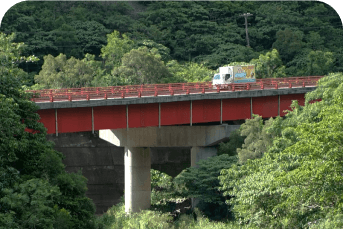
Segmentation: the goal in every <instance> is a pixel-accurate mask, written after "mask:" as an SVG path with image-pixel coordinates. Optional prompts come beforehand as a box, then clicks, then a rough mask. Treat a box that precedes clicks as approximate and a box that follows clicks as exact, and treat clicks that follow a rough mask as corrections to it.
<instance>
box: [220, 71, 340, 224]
mask: <svg viewBox="0 0 343 230" xmlns="http://www.w3.org/2000/svg"><path fill="white" fill-rule="evenodd" d="M342 82H343V75H342V74H341V73H337V74H331V75H329V76H327V77H325V78H322V79H321V80H320V81H319V83H318V87H317V89H316V90H314V91H313V92H310V93H307V94H306V96H305V99H306V102H305V106H304V107H301V106H299V105H297V103H293V104H292V111H290V112H289V113H288V114H287V116H286V118H285V119H284V120H281V119H277V122H273V124H272V125H271V126H270V127H269V131H270V132H275V133H278V135H277V136H276V137H275V138H274V140H273V144H272V145H271V147H270V148H269V149H268V150H267V152H266V153H265V154H264V155H263V157H262V158H260V159H255V160H248V161H247V162H246V163H245V164H244V165H236V166H233V167H231V168H230V169H227V170H222V172H221V176H220V181H221V185H222V189H223V190H224V191H225V192H224V194H225V195H231V196H234V198H232V199H231V200H229V201H228V203H229V204H231V205H234V207H233V211H234V212H235V215H236V218H237V220H238V221H240V222H241V223H244V224H247V225H245V227H253V228H308V227H310V228H317V227H337V228H342V222H341V221H339V217H340V216H341V214H342V210H341V207H342V203H343V201H342V191H343V190H342V188H341V187H342V186H341V185H342V181H343V177H342V175H343V174H342V168H343V167H342V161H341V159H342V157H343V155H342V154H343V149H342V146H343V139H342V136H343V132H342V130H343V129H342V128H343V123H342V118H343V117H342V116H343V113H342V111H343V101H342V99H343V84H342ZM319 98H321V99H322V101H320V102H316V103H313V104H310V103H309V101H311V100H313V99H319Z"/></svg>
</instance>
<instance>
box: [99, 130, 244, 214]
mask: <svg viewBox="0 0 343 230" xmlns="http://www.w3.org/2000/svg"><path fill="white" fill-rule="evenodd" d="M239 127H240V126H239V125H218V126H168V127H160V128H159V127H147V128H133V129H117V130H100V131H99V137H100V138H101V139H103V140H105V141H107V142H110V143H112V144H114V145H116V146H120V147H125V156H124V162H125V166H124V167H125V175H124V176H125V211H126V212H138V211H140V210H143V209H148V208H149V207H150V204H151V203H150V202H151V178H150V168H151V160H150V157H151V156H150V155H151V150H150V148H151V147H192V148H191V166H193V167H196V163H197V162H198V161H199V160H202V159H207V158H208V157H211V156H215V155H216V153H217V150H216V148H215V147H213V145H216V144H218V143H219V142H221V141H223V140H226V139H228V138H229V137H230V135H231V132H232V131H234V130H235V129H238V128H239ZM196 203H197V201H196V200H193V201H192V206H193V207H194V205H196Z"/></svg>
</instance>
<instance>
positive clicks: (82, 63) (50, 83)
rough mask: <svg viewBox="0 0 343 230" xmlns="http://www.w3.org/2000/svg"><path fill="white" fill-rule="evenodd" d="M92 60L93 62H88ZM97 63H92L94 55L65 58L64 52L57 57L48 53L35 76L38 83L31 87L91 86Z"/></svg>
mask: <svg viewBox="0 0 343 230" xmlns="http://www.w3.org/2000/svg"><path fill="white" fill-rule="evenodd" d="M90 61H92V62H93V64H91V63H88V62H90ZM98 68H99V65H98V66H96V64H95V63H94V56H91V55H87V56H86V58H85V59H83V60H78V59H76V58H74V57H71V58H69V59H67V56H66V55H65V54H60V55H58V56H57V57H53V56H52V55H48V56H45V57H44V64H43V66H42V70H41V71H40V72H39V74H38V75H36V76H35V82H36V83H37V84H38V85H36V86H34V87H33V88H35V87H37V88H48V89H52V88H78V87H86V86H91V82H92V80H93V79H94V77H95V76H96V75H97V72H96V71H98Z"/></svg>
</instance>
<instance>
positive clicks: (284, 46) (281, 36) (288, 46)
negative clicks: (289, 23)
mask: <svg viewBox="0 0 343 230" xmlns="http://www.w3.org/2000/svg"><path fill="white" fill-rule="evenodd" d="M303 37H304V34H303V32H301V31H299V30H298V31H292V30H291V29H289V28H286V29H285V30H280V31H278V32H277V33H276V41H275V42H274V43H273V48H274V49H276V50H277V51H278V52H279V53H280V57H281V58H282V59H283V60H284V61H285V62H286V63H287V62H289V61H290V60H292V59H293V58H294V56H295V55H296V54H297V53H298V52H299V51H300V50H301V48H302V46H303V42H302V39H303Z"/></svg>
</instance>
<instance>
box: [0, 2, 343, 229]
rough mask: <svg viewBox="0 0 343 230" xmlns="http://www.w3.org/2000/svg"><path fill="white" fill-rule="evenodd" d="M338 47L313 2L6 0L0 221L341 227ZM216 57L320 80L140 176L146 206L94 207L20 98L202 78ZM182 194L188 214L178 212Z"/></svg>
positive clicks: (329, 14) (342, 117) (1, 46)
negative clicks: (187, 157) (193, 155)
mask: <svg viewBox="0 0 343 230" xmlns="http://www.w3.org/2000/svg"><path fill="white" fill-rule="evenodd" d="M243 13H250V14H252V16H250V17H248V18H247V20H248V25H247V26H248V28H249V44H250V46H247V39H246V31H245V25H244V24H245V19H244V17H241V15H242V14H243ZM342 45H343V40H342V22H341V20H340V18H339V16H338V15H337V14H336V12H335V10H333V9H332V8H331V7H330V6H328V5H326V4H324V3H320V2H306V1H299V2H296V1H289V2H255V1H254V2H253V1H251V2H249V1H240V2H229V1H218V2H205V1H204V2H203V1H201V2H200V1H199V2H193V1H187V2H186V1H185V2H171V1H165V2H162V1H160V2H76V1H75V2H71V1H70V2H68V1H63V2H53V1H51V2H50V1H49V2H48V1H47V2H36V1H32V2H31V1H29V2H21V3H18V4H17V5H15V6H13V7H12V8H11V9H10V10H9V11H8V12H7V13H6V15H5V16H4V18H3V20H2V24H1V28H0V63H1V65H0V115H1V116H0V227H1V228H226V229H228V228H326V229H328V228H343V221H342V220H343V219H342V217H343V192H342V191H343V188H342V187H341V186H342V184H343V176H342V175H343V167H342V166H343V165H342V162H343V161H342V159H343V148H342V146H343V122H342V121H343V74H342V69H343V65H342V64H343V63H342V61H343V57H342V49H343V46H342ZM230 63H231V64H235V63H252V64H255V65H256V69H257V71H258V72H257V74H258V75H257V77H259V78H265V77H288V76H300V75H325V77H324V78H322V79H321V80H319V82H318V87H317V88H316V89H315V90H314V91H312V92H310V93H307V94H306V95H305V105H304V106H299V105H298V103H297V101H294V102H293V103H292V105H291V108H290V111H288V113H287V115H286V116H285V117H283V118H281V117H275V118H270V119H268V120H264V119H262V117H260V116H258V115H254V118H253V119H247V120H246V121H245V123H244V124H242V125H241V127H240V129H239V130H236V131H235V132H234V133H233V134H232V135H231V137H230V140H229V141H228V142H226V143H220V144H219V146H218V154H217V156H214V157H211V158H209V159H207V160H203V161H200V162H198V167H191V168H187V169H185V170H183V171H182V172H181V173H180V174H179V175H178V176H176V177H175V178H172V177H170V176H168V175H166V174H164V173H161V172H159V171H157V170H151V182H152V184H151V188H152V195H151V204H152V205H151V208H150V209H149V210H143V211H141V212H138V213H135V214H130V215H127V214H126V213H125V208H124V203H123V202H121V203H119V204H117V205H115V206H113V207H112V208H110V209H109V210H108V211H107V212H106V213H105V214H103V215H102V216H100V217H96V216H95V215H94V213H95V207H94V204H93V202H92V201H91V200H90V199H89V198H87V197H86V196H85V191H86V190H87V187H86V185H87V183H86V178H85V177H84V176H82V173H81V172H79V173H66V172H65V170H64V167H65V166H64V165H63V163H62V160H63V154H62V153H59V152H57V151H55V150H54V149H53V143H51V142H48V141H47V140H46V129H45V128H44V126H43V124H41V123H39V122H38V121H39V119H40V118H39V116H38V114H37V113H35V112H36V111H37V109H38V106H37V105H35V104H34V103H33V102H31V101H30V100H29V99H30V95H29V94H28V93H26V92H25V89H28V88H33V89H40V88H61V87H81V86H104V85H123V84H143V83H159V82H194V81H206V80H210V79H211V75H212V74H213V73H214V71H216V69H217V68H218V67H219V66H223V65H227V64H230ZM317 99H320V100H317ZM314 100H317V101H316V102H315V103H310V102H311V101H314ZM28 130H31V131H30V132H28ZM190 198H197V199H199V205H198V206H197V208H196V209H194V210H183V211H180V207H179V206H180V204H182V203H183V202H187V201H189V199H190Z"/></svg>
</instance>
